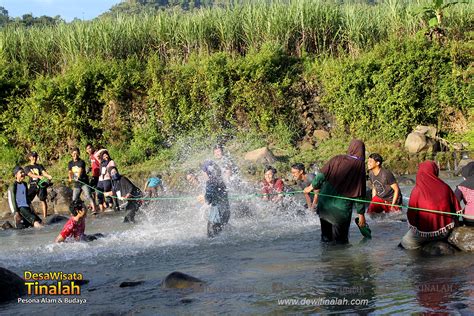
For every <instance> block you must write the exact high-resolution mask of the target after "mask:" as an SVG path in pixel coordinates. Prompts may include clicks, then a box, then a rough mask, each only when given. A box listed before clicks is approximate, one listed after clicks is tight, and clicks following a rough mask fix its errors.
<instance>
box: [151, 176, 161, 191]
mask: <svg viewBox="0 0 474 316" xmlns="http://www.w3.org/2000/svg"><path fill="white" fill-rule="evenodd" d="M159 185H163V184H162V181H161V179H160V178H158V177H151V178H148V180H147V187H148V188H156V187H157V186H159Z"/></svg>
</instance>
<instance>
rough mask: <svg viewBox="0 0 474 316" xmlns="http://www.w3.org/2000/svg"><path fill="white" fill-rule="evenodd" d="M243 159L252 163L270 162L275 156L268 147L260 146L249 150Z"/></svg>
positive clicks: (272, 161)
mask: <svg viewBox="0 0 474 316" xmlns="http://www.w3.org/2000/svg"><path fill="white" fill-rule="evenodd" d="M244 159H245V160H247V161H250V162H254V163H264V164H271V163H274V162H275V161H276V158H275V156H274V155H273V153H272V152H271V150H270V149H268V147H262V148H259V149H255V150H252V151H249V152H247V153H246V154H245V156H244Z"/></svg>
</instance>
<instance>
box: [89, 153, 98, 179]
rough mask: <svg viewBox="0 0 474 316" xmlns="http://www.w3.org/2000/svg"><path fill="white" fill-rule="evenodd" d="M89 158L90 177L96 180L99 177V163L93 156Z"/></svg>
mask: <svg viewBox="0 0 474 316" xmlns="http://www.w3.org/2000/svg"><path fill="white" fill-rule="evenodd" d="M89 158H90V160H91V169H92V176H93V177H94V178H98V177H99V176H100V161H99V159H97V157H96V156H94V154H91V155H89Z"/></svg>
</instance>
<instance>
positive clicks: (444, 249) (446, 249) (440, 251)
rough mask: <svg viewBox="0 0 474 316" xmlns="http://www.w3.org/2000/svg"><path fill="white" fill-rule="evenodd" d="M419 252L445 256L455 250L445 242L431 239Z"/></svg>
mask: <svg viewBox="0 0 474 316" xmlns="http://www.w3.org/2000/svg"><path fill="white" fill-rule="evenodd" d="M421 252H423V253H424V254H426V255H430V256H445V255H454V254H455V253H456V252H457V250H456V248H454V247H453V246H451V245H450V244H449V243H447V242H444V241H432V242H429V243H427V244H425V245H423V247H421Z"/></svg>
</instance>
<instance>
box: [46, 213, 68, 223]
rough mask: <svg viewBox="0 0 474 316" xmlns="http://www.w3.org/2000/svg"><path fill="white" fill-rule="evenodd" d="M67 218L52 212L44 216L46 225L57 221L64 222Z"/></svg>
mask: <svg viewBox="0 0 474 316" xmlns="http://www.w3.org/2000/svg"><path fill="white" fill-rule="evenodd" d="M68 220H69V218H67V217H66V216H63V215H59V214H54V215H50V216H48V217H46V220H45V222H46V225H51V224H57V223H65V222H67V221H68Z"/></svg>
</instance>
